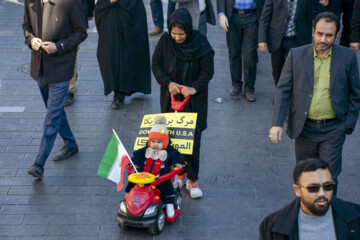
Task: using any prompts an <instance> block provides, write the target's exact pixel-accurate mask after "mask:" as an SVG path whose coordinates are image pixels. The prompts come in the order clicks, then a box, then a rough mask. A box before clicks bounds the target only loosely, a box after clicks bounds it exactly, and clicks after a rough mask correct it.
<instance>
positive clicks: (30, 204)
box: [0, 0, 360, 240]
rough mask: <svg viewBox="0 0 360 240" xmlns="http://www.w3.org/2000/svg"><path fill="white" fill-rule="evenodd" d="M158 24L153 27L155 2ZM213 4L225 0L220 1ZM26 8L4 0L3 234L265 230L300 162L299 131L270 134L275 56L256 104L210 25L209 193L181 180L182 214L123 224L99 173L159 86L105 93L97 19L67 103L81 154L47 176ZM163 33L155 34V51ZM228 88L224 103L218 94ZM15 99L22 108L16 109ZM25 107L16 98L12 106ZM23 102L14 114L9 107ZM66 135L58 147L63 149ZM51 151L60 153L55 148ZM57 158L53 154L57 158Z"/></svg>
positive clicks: (0, 47) (266, 66) (359, 196)
mask: <svg viewBox="0 0 360 240" xmlns="http://www.w3.org/2000/svg"><path fill="white" fill-rule="evenodd" d="M144 2H145V5H146V8H147V11H148V16H149V18H148V22H149V29H150V28H152V27H153V24H152V21H151V15H150V10H149V0H145V1H144ZM214 2H215V1H214ZM22 16H23V7H22V3H21V2H17V0H0V60H1V62H0V80H1V82H0V83H1V88H0V239H1V240H5V239H6V240H13V239H16V240H20V239H21V240H23V239H36V240H38V239H40V240H43V239H56V240H57V239H87V240H88V239H249V240H252V239H257V237H258V234H257V228H258V225H259V222H260V221H261V219H262V218H263V217H264V216H265V215H266V214H268V213H270V212H272V211H274V210H276V209H278V208H280V207H281V206H283V205H284V204H285V203H287V202H289V201H290V200H292V199H293V198H294V193H293V191H292V181H291V171H292V168H293V166H294V149H293V148H294V147H293V141H290V140H289V139H288V138H285V140H283V141H282V142H281V144H280V145H277V146H274V145H271V144H270V142H269V140H268V137H267V136H268V130H269V127H270V116H271V110H272V104H271V102H272V96H273V92H274V87H273V82H272V79H271V68H270V58H269V54H262V55H260V62H259V64H258V72H257V83H256V93H257V102H256V103H248V102H246V101H245V100H244V99H243V98H242V97H229V95H228V93H227V91H228V88H229V86H230V75H229V67H228V59H227V56H228V55H227V48H226V44H225V34H224V32H223V31H222V30H221V29H220V28H219V27H218V26H216V27H209V33H208V37H209V40H210V42H211V44H212V46H213V47H214V49H215V51H216V55H215V61H216V65H215V66H216V67H215V76H214V78H213V80H212V81H211V84H210V96H209V118H208V119H209V120H208V123H209V124H208V125H209V127H208V129H207V130H206V131H205V132H204V133H203V139H202V148H201V170H200V186H201V187H202V189H203V191H204V194H205V196H204V198H202V199H200V200H193V199H191V198H190V197H189V194H188V192H187V191H186V190H183V196H184V207H183V211H182V212H181V215H180V217H179V218H178V219H177V221H176V222H175V223H173V224H166V227H165V230H164V232H163V233H162V234H161V235H160V236H157V237H153V236H151V235H149V234H148V233H147V231H143V230H130V231H127V232H122V231H121V230H120V229H119V228H118V226H117V223H116V221H115V215H116V209H117V205H118V203H119V201H120V199H121V198H122V197H123V195H124V193H123V192H120V193H116V191H115V189H116V187H115V185H114V184H113V183H111V182H109V181H108V180H106V179H102V178H100V177H97V176H95V175H96V171H97V167H98V165H99V162H100V160H101V157H102V155H103V153H104V151H105V149H106V146H107V144H108V141H109V139H110V137H111V134H112V133H111V129H112V128H114V129H116V131H117V132H118V133H119V136H120V138H121V139H122V141H123V142H124V143H125V145H126V147H127V149H128V151H129V152H131V149H132V146H133V143H134V140H135V136H136V132H137V130H138V128H139V126H140V122H141V119H142V116H143V115H144V114H148V113H157V112H159V111H160V108H159V87H158V85H157V83H156V82H155V80H153V84H152V87H153V92H152V94H151V95H147V96H144V95H142V94H136V95H134V96H132V97H131V98H129V99H126V101H125V107H124V108H123V109H121V110H118V111H114V110H112V109H111V108H110V107H109V105H110V102H111V99H112V96H111V95H110V96H104V95H103V84H102V80H101V76H100V72H99V68H98V64H97V59H96V55H95V54H96V46H97V33H96V32H94V31H93V29H94V22H93V21H92V22H91V23H90V28H91V29H90V32H89V37H88V39H87V40H86V41H85V42H84V43H83V44H82V45H81V50H80V52H79V80H78V82H77V85H76V87H77V92H76V102H75V104H74V105H73V106H71V107H69V108H67V109H66V111H67V115H68V118H69V121H70V124H71V127H72V129H73V131H74V134H75V137H76V138H77V141H78V144H79V147H80V153H79V154H77V155H76V156H75V157H73V158H72V159H71V160H68V161H64V162H59V163H55V162H53V161H52V160H48V162H47V164H46V169H45V177H44V180H43V181H34V179H33V178H32V177H30V176H28V175H27V174H26V170H27V169H28V168H29V167H30V166H31V164H32V163H33V161H34V158H35V155H36V153H37V151H38V148H39V143H40V137H41V134H42V128H43V125H42V124H43V119H44V113H45V108H44V104H43V102H42V100H41V97H40V92H39V90H38V88H37V85H36V83H35V81H33V80H31V79H30V77H29V75H28V70H29V69H28V67H29V59H30V51H29V49H28V48H27V46H25V45H24V39H23V34H22V30H21V23H22ZM158 38H159V37H150V45H151V52H152V51H153V49H154V47H155V45H156V42H157V41H158ZM217 98H221V102H217V101H215V99H217ZM8 107H12V108H8ZM14 107H18V108H14ZM11 111H13V112H11ZM359 136H360V128H359V125H358V127H357V129H356V130H355V131H354V133H353V134H352V135H351V136H349V137H348V138H347V140H346V143H345V147H344V163H343V172H342V174H341V176H340V186H339V196H340V197H342V198H344V199H347V200H350V201H354V202H357V203H360V187H359V182H360V176H359V173H358V172H359V169H360V162H359V159H360V151H359V146H360V138H359ZM61 145H62V142H61V141H60V139H58V140H57V141H56V145H55V147H54V151H53V152H56V151H58V150H59V149H60V148H61ZM51 156H52V155H51ZM51 156H50V157H51Z"/></svg>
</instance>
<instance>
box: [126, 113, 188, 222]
mask: <svg viewBox="0 0 360 240" xmlns="http://www.w3.org/2000/svg"><path fill="white" fill-rule="evenodd" d="M154 122H155V124H154V126H153V127H152V128H151V130H150V133H149V142H148V146H145V147H143V148H141V149H139V150H137V151H135V152H134V154H133V157H132V161H133V162H134V165H135V167H136V168H137V169H138V170H139V171H143V172H149V173H151V174H154V175H155V176H156V177H159V176H161V175H164V174H166V173H169V172H170V170H171V167H172V166H176V167H178V168H180V169H182V168H183V166H184V165H185V163H184V160H183V158H182V155H181V154H180V153H179V152H178V151H177V150H176V149H175V148H174V147H172V146H170V145H169V135H168V134H167V133H168V131H167V128H166V118H165V117H164V116H162V115H158V116H156V117H155V120H154ZM133 186H134V184H133V183H131V182H129V184H128V185H127V187H126V192H129V191H130V190H131V188H132V187H133ZM157 188H158V189H159V190H160V192H161V195H160V196H161V198H162V199H163V201H164V203H165V204H166V215H167V216H168V217H169V218H172V217H173V216H174V214H175V210H174V201H175V191H174V187H173V185H172V183H171V181H170V180H167V181H164V182H161V183H160V184H159V185H158V187H157Z"/></svg>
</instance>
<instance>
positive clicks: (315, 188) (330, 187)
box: [297, 181, 335, 193]
mask: <svg viewBox="0 0 360 240" xmlns="http://www.w3.org/2000/svg"><path fill="white" fill-rule="evenodd" d="M297 186H299V187H303V188H306V189H307V190H308V192H309V193H317V192H319V191H320V188H321V187H322V188H323V189H324V191H326V192H328V191H332V190H334V186H335V182H334V181H331V182H328V183H324V184H322V185H320V184H312V185H310V186H306V187H305V186H302V185H300V184H297Z"/></svg>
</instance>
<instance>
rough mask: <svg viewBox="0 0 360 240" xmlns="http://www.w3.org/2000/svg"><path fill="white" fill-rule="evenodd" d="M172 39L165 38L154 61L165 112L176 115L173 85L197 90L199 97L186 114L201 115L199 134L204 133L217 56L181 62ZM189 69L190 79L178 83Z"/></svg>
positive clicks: (192, 101) (198, 125)
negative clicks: (210, 87) (170, 91)
mask: <svg viewBox="0 0 360 240" xmlns="http://www.w3.org/2000/svg"><path fill="white" fill-rule="evenodd" d="M169 38H171V36H170V35H169V34H168V33H164V34H163V35H162V36H161V38H160V40H159V42H158V44H157V45H156V48H155V51H154V55H153V57H152V71H153V74H154V76H155V78H156V81H157V82H158V83H159V84H160V86H161V87H160V105H161V112H174V110H172V109H171V103H170V93H169V88H168V86H169V84H170V82H176V83H179V84H181V85H185V86H188V87H193V88H195V89H196V91H197V93H196V94H195V95H192V96H191V97H190V101H189V102H188V103H187V105H186V107H185V110H184V112H197V113H198V118H197V126H196V130H197V131H198V132H201V131H203V130H205V129H206V127H207V110H208V84H209V81H210V80H211V78H212V77H213V75H214V52H213V51H211V52H208V53H207V54H205V55H203V56H202V57H201V58H200V59H197V60H194V61H190V62H186V61H181V60H179V59H177V56H176V55H175V52H174V50H173V48H172V47H171V44H169ZM177 61H180V62H181V64H180V66H177ZM188 68H190V76H187V77H186V78H181V79H178V76H179V72H180V75H182V76H184V75H186V74H185V72H187V70H188ZM179 95H181V94H179Z"/></svg>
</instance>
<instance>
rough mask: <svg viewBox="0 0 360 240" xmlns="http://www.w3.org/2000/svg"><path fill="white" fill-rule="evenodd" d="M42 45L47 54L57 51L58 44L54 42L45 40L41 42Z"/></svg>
mask: <svg viewBox="0 0 360 240" xmlns="http://www.w3.org/2000/svg"><path fill="white" fill-rule="evenodd" d="M41 47H42V49H44V50H45V51H46V52H47V54H52V53H56V52H57V48H56V45H55V43H53V42H47V41H46V42H43V43H42V44H41Z"/></svg>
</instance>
